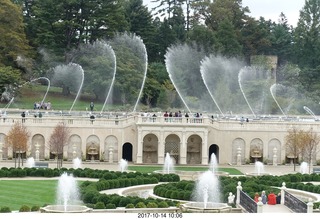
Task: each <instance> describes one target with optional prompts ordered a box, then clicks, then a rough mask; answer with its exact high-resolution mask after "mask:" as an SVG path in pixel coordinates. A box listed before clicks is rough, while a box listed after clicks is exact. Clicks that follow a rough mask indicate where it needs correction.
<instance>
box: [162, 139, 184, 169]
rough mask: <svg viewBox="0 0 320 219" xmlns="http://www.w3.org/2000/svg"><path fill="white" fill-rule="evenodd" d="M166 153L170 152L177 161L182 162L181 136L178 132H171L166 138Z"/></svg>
mask: <svg viewBox="0 0 320 219" xmlns="http://www.w3.org/2000/svg"><path fill="white" fill-rule="evenodd" d="M166 153H169V154H170V156H171V157H172V158H174V160H175V163H176V164H178V163H179V162H180V138H179V136H178V135H176V134H170V135H168V136H167V137H166V139H165V144H164V157H166Z"/></svg>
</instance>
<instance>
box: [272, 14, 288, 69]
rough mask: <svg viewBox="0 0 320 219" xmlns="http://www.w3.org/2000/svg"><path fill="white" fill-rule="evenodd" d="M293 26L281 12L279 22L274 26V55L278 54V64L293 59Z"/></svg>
mask: <svg viewBox="0 0 320 219" xmlns="http://www.w3.org/2000/svg"><path fill="white" fill-rule="evenodd" d="M292 31H293V28H292V26H291V27H290V26H289V24H288V20H287V17H286V16H285V15H284V14H283V13H281V14H280V17H279V22H278V24H276V25H275V26H274V27H273V28H272V35H273V37H272V39H271V43H272V47H273V55H277V56H278V65H284V64H286V63H287V62H288V61H291V55H292V40H293V38H292Z"/></svg>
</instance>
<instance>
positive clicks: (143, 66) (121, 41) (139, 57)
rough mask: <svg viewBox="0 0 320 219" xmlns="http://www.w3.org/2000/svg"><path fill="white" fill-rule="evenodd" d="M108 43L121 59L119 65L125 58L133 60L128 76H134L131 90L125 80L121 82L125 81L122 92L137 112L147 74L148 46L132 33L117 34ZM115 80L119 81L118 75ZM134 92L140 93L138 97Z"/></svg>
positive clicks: (129, 60)
mask: <svg viewBox="0 0 320 219" xmlns="http://www.w3.org/2000/svg"><path fill="white" fill-rule="evenodd" d="M108 44H110V45H111V46H112V48H113V50H114V51H115V54H116V56H117V60H119V61H117V63H118V65H121V64H122V63H121V62H123V61H124V59H125V60H126V61H128V62H132V63H131V64H132V65H131V67H130V69H131V71H130V72H128V77H133V78H134V80H131V81H132V83H131V84H130V90H129V89H128V88H129V86H128V85H127V84H125V83H123V82H120V83H123V84H122V91H121V92H123V93H124V95H123V96H125V97H126V98H125V101H126V104H130V105H131V104H132V105H133V110H132V111H133V112H135V111H136V110H137V106H138V104H139V102H140V99H141V96H142V92H143V87H144V84H145V80H146V76H147V66H148V58H147V57H148V56H147V50H146V47H145V45H144V43H143V41H142V39H141V38H140V37H138V36H136V35H135V34H131V33H122V34H116V36H115V37H114V38H113V39H112V40H110V41H108ZM124 54H125V55H124ZM118 57H119V58H118ZM115 80H116V81H117V77H116V79H115ZM140 82H141V84H140ZM125 92H126V93H125ZM129 92H130V93H129ZM134 94H138V96H137V98H134V97H135V96H134ZM133 100H134V101H135V102H134V103H133V102H131V101H133Z"/></svg>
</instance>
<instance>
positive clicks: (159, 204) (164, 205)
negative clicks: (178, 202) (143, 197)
mask: <svg viewBox="0 0 320 219" xmlns="http://www.w3.org/2000/svg"><path fill="white" fill-rule="evenodd" d="M158 207H159V208H168V207H169V205H168V203H167V202H165V201H161V202H159V203H158Z"/></svg>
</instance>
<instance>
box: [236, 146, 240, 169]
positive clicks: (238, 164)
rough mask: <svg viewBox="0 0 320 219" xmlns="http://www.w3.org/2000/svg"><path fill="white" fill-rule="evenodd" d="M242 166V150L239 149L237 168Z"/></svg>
mask: <svg viewBox="0 0 320 219" xmlns="http://www.w3.org/2000/svg"><path fill="white" fill-rule="evenodd" d="M240 165H241V148H240V147H238V149H237V166H240Z"/></svg>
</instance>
